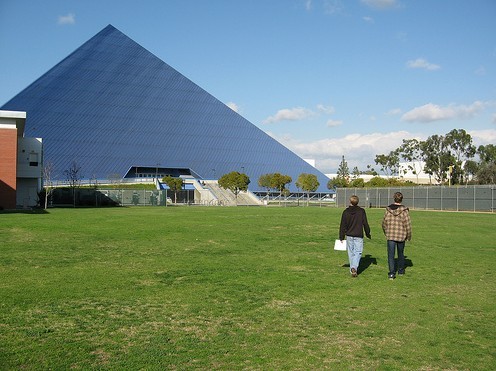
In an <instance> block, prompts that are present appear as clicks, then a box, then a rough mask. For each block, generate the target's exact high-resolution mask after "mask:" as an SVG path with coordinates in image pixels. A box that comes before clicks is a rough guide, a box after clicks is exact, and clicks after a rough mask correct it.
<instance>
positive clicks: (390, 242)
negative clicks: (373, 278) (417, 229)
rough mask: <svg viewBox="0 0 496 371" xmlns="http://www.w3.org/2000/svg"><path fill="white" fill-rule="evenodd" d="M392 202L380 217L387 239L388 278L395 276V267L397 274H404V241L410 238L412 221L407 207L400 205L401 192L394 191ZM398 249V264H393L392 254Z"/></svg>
mask: <svg viewBox="0 0 496 371" xmlns="http://www.w3.org/2000/svg"><path fill="white" fill-rule="evenodd" d="M393 199H394V203H393V204H391V205H389V206H388V207H386V211H385V212H384V217H383V218H382V230H383V231H384V234H385V235H386V239H387V253H388V265H389V273H388V278H389V279H390V280H394V279H395V278H396V268H397V270H398V275H404V274H405V241H410V240H411V239H412V222H411V219H410V212H409V210H408V207H406V206H405V205H402V204H401V202H402V201H403V194H402V193H401V192H396V193H395V194H394V196H393ZM396 250H397V251H398V265H397V267H396V266H395V262H394V256H395V253H396Z"/></svg>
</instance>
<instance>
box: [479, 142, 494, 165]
mask: <svg viewBox="0 0 496 371" xmlns="http://www.w3.org/2000/svg"><path fill="white" fill-rule="evenodd" d="M477 154H478V155H479V159H480V161H481V163H490V162H492V163H496V146H495V145H494V144H488V145H485V146H482V145H481V146H479V148H477Z"/></svg>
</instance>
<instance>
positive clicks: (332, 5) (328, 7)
mask: <svg viewBox="0 0 496 371" xmlns="http://www.w3.org/2000/svg"><path fill="white" fill-rule="evenodd" d="M342 11H343V4H342V3H341V1H340V0H324V13H326V14H339V13H341V12H342Z"/></svg>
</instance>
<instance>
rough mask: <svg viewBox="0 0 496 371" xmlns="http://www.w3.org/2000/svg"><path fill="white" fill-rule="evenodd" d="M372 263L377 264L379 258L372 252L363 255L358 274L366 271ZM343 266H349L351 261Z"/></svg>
mask: <svg viewBox="0 0 496 371" xmlns="http://www.w3.org/2000/svg"><path fill="white" fill-rule="evenodd" d="M371 264H374V265H377V259H376V258H374V257H373V256H372V255H370V254H367V255H362V258H361V259H360V265H359V266H358V274H360V273H362V272H363V271H365V270H366V269H367V268H368V267H370V265H371ZM342 267H348V268H349V267H350V263H345V264H343V265H342Z"/></svg>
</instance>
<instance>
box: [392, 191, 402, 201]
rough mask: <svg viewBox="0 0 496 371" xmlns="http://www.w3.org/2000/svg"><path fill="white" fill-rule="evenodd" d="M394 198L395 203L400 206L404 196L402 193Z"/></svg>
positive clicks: (397, 193) (398, 193) (396, 194)
mask: <svg viewBox="0 0 496 371" xmlns="http://www.w3.org/2000/svg"><path fill="white" fill-rule="evenodd" d="M393 197H394V202H396V203H397V204H400V203H401V201H403V194H402V193H401V192H396V193H395V194H394V196H393Z"/></svg>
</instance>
